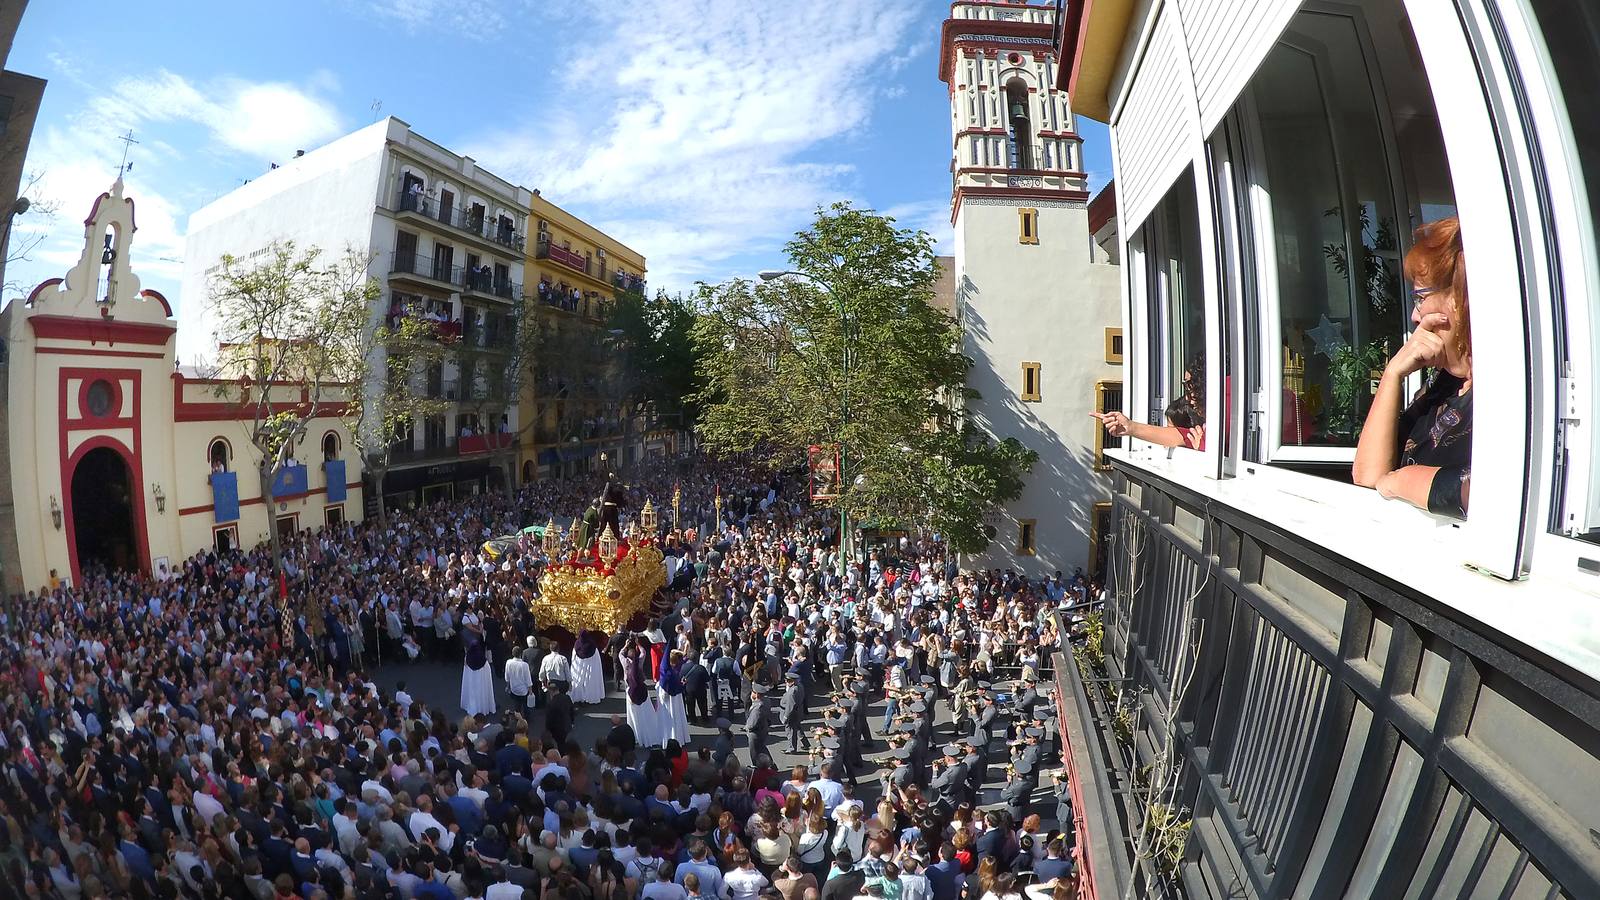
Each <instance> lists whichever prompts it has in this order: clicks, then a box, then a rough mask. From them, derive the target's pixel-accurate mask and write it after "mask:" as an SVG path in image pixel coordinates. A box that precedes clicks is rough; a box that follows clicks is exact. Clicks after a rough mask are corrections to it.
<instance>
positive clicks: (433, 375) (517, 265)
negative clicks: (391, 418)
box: [178, 116, 533, 505]
mask: <svg viewBox="0 0 1600 900" xmlns="http://www.w3.org/2000/svg"><path fill="white" fill-rule="evenodd" d="M532 201H533V197H532V194H531V193H530V192H529V191H528V189H526V188H523V187H518V186H516V185H514V184H511V183H510V182H508V181H506V180H504V179H502V178H499V177H497V176H495V175H494V174H492V173H490V172H488V171H485V170H484V169H482V168H479V166H478V164H477V163H476V162H475V161H474V160H473V159H472V158H471V157H467V156H461V155H459V154H457V153H453V152H451V151H450V150H449V149H447V148H445V147H443V146H440V145H439V144H436V143H434V142H433V141H430V140H428V139H427V138H424V137H422V136H421V135H419V134H417V133H416V132H414V131H412V130H411V127H410V126H409V125H407V124H406V123H405V122H404V121H402V120H400V119H397V118H394V117H392V116H391V117H389V118H385V119H383V120H381V121H378V122H375V123H373V124H372V125H369V126H367V127H366V128H362V129H360V130H359V131H355V132H353V133H351V134H347V135H345V136H344V137H341V138H339V139H338V140H335V141H333V142H331V143H329V144H327V145H326V146H323V147H320V148H318V149H315V150H311V151H309V152H305V153H299V154H296V156H295V157H294V158H293V159H290V160H287V161H286V162H284V163H282V164H281V165H278V166H276V167H275V168H273V169H272V170H271V171H269V172H267V173H266V174H265V175H263V176H261V177H259V178H256V179H253V180H251V181H249V182H248V183H246V184H245V185H243V186H242V187H240V188H239V189H237V190H235V191H233V192H231V193H229V194H228V195H226V196H224V197H222V198H220V199H218V200H216V201H215V202H213V203H211V204H209V205H207V206H205V207H204V208H202V209H200V210H197V211H196V212H195V213H194V214H193V215H192V216H190V218H189V228H188V239H187V246H186V249H185V253H184V273H183V295H182V302H181V305H180V310H179V324H180V328H179V331H178V334H179V347H178V354H179V358H180V359H181V360H183V361H184V362H185V363H193V362H197V361H201V360H206V359H209V358H211V357H212V356H213V355H214V354H215V352H216V346H217V339H216V327H215V324H214V322H213V318H212V311H211V308H210V303H209V302H208V281H209V279H210V278H211V276H212V275H213V274H214V273H215V272H216V270H217V267H218V265H219V261H220V259H221V257H222V255H223V254H225V253H226V254H232V255H233V256H235V257H237V258H239V259H243V260H249V259H250V258H251V256H253V255H257V254H261V253H264V252H266V251H267V248H269V247H270V246H271V245H272V244H273V243H274V242H277V241H285V240H293V241H294V242H295V243H296V245H297V246H299V247H301V248H305V247H311V246H316V247H320V248H322V250H323V252H324V253H325V254H328V255H329V256H336V255H340V254H343V253H344V252H345V251H346V250H347V249H348V250H352V251H355V252H357V253H360V254H362V255H365V256H368V257H370V258H371V260H372V262H371V268H370V271H371V273H372V275H373V277H375V278H377V279H378V280H379V281H380V282H381V283H382V284H383V286H384V291H383V295H382V299H381V300H380V302H379V305H378V307H377V308H375V309H374V310H373V319H372V321H373V326H374V327H377V325H378V324H379V323H381V322H383V321H385V320H392V319H393V318H395V317H399V316H426V317H429V318H433V319H435V320H437V321H438V323H439V326H438V327H439V332H440V337H441V339H448V340H452V341H457V342H458V343H457V346H459V347H461V348H463V349H462V352H461V353H459V354H456V355H454V356H453V357H452V361H450V362H448V363H446V364H445V365H444V366H443V367H441V368H440V369H438V370H435V371H432V372H428V373H425V374H424V376H423V377H422V379H421V381H420V382H419V384H418V385H417V387H418V389H419V390H426V391H429V392H431V393H433V394H434V395H436V396H441V397H444V398H446V399H448V400H450V401H453V403H452V406H451V409H450V412H448V413H447V414H445V415H444V416H440V417H437V418H435V419H432V420H430V421H425V422H418V423H416V425H415V427H414V429H413V431H412V434H411V435H409V436H408V439H406V440H404V441H402V444H401V445H400V446H399V447H397V448H396V450H395V452H394V455H393V466H392V468H391V470H390V471H389V472H388V474H387V475H386V476H385V478H384V484H383V485H382V486H381V490H382V492H383V494H384V495H385V496H386V498H387V499H388V501H389V502H390V503H397V504H400V505H409V504H411V503H414V502H419V501H420V502H428V501H432V500H435V499H439V498H441V497H449V496H454V495H455V494H458V493H462V492H468V493H471V492H476V491H481V490H485V489H488V488H490V487H493V486H497V485H501V484H509V483H510V478H509V467H510V466H511V465H512V464H513V463H514V460H515V456H514V453H513V452H512V450H511V437H510V435H512V434H515V433H516V431H517V410H516V397H515V395H514V392H513V391H512V390H510V387H509V386H507V385H506V383H505V381H504V375H505V369H504V366H503V364H501V365H497V364H496V361H497V360H496V357H497V354H498V353H501V352H504V351H505V350H507V349H508V348H509V345H510V342H511V340H512V339H513V338H514V336H515V334H516V320H517V316H518V315H519V314H520V311H521V304H522V285H523V260H524V258H525V243H526V241H525V235H526V233H527V224H528V214H529V210H530V207H531V204H532ZM469 351H470V352H469ZM367 495H368V497H369V498H370V499H369V501H368V502H369V505H371V504H373V503H375V502H376V493H375V492H374V491H372V490H370V488H369V490H368V492H367Z"/></svg>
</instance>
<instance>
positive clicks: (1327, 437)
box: [1242, 0, 1454, 458]
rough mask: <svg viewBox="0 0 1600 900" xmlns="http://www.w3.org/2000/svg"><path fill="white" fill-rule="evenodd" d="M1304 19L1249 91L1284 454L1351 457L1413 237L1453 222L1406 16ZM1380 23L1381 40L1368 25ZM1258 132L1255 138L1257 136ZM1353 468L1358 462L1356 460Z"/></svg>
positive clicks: (1404, 310)
mask: <svg viewBox="0 0 1600 900" xmlns="http://www.w3.org/2000/svg"><path fill="white" fill-rule="evenodd" d="M1361 7H1362V9H1357V8H1355V7H1348V8H1341V10H1340V11H1339V12H1326V11H1304V12H1301V13H1299V14H1298V15H1296V16H1295V18H1294V20H1293V22H1292V23H1291V25H1290V27H1289V29H1288V30H1287V31H1286V32H1285V33H1284V36H1283V37H1282V38H1280V40H1279V42H1278V44H1277V45H1276V46H1275V47H1274V48H1273V50H1272V52H1271V53H1270V54H1269V55H1268V57H1267V60H1266V61H1265V63H1264V64H1263V65H1262V68H1261V71H1260V72H1258V73H1257V75H1256V76H1255V78H1254V79H1253V80H1252V81H1251V85H1250V89H1249V91H1248V106H1246V107H1245V108H1244V109H1243V112H1242V115H1243V116H1244V118H1245V119H1246V120H1249V121H1253V123H1254V126H1255V130H1254V138H1255V140H1254V142H1253V143H1254V147H1253V149H1254V155H1253V157H1252V159H1253V160H1254V161H1255V164H1254V165H1253V167H1252V169H1253V170H1252V172H1251V173H1250V174H1251V178H1252V180H1253V181H1254V182H1255V184H1256V185H1257V186H1258V188H1259V189H1260V190H1261V191H1262V192H1264V193H1265V194H1266V196H1267V197H1268V198H1270V207H1269V210H1268V211H1270V221H1271V224H1272V234H1271V242H1270V246H1271V247H1272V250H1273V253H1274V256H1275V259H1273V260H1271V261H1269V264H1268V265H1267V267H1266V271H1267V275H1268V280H1269V282H1270V283H1272V284H1273V285H1274V287H1275V293H1276V299H1277V308H1278V320H1277V322H1276V325H1277V343H1278V346H1277V347H1276V348H1271V347H1269V349H1268V352H1269V353H1272V354H1274V355H1275V359H1274V360H1272V362H1273V363H1274V368H1275V369H1276V370H1277V371H1278V372H1279V373H1280V375H1281V383H1280V384H1279V385H1278V389H1277V390H1276V391H1274V392H1273V394H1275V395H1276V396H1270V395H1269V397H1268V401H1269V402H1271V403H1274V404H1275V408H1276V412H1277V418H1278V422H1279V430H1278V433H1277V434H1276V435H1270V436H1269V438H1275V439H1276V442H1277V443H1279V444H1281V445H1284V446H1294V445H1313V446H1329V447H1353V446H1355V443H1356V437H1357V435H1358V434H1359V433H1360V429H1361V425H1362V422H1363V420H1364V418H1365V415H1366V410H1367V407H1368V405H1369V404H1370V402H1371V397H1372V385H1373V384H1374V382H1375V376H1374V374H1373V373H1374V372H1381V370H1382V369H1383V366H1384V364H1385V362H1386V361H1387V360H1388V358H1389V356H1390V355H1392V354H1393V352H1394V351H1396V350H1398V349H1399V348H1400V346H1401V345H1402V344H1403V343H1404V342H1405V338H1406V334H1407V332H1408V331H1409V329H1410V321H1409V313H1410V310H1409V308H1408V306H1407V304H1406V302H1405V297H1406V296H1407V293H1406V289H1405V285H1404V284H1403V279H1402V277H1401V260H1402V258H1403V256H1404V252H1405V249H1406V248H1407V247H1408V246H1409V241H1410V234H1411V231H1412V228H1413V227H1414V226H1416V225H1418V224H1421V223H1422V222H1423V221H1428V220H1432V219H1436V218H1440V217H1442V216H1446V215H1451V214H1453V213H1454V195H1453V192H1452V190H1451V187H1450V184H1449V178H1448V166H1447V164H1446V160H1445V157H1444V150H1443V140H1442V137H1441V136H1440V133H1439V128H1438V122H1437V116H1436V114H1435V113H1434V110H1433V106H1432V103H1431V100H1430V95H1429V92H1428V86H1427V83H1426V80H1425V79H1424V77H1423V73H1422V72H1421V69H1420V66H1419V64H1418V63H1417V61H1416V60H1415V57H1414V54H1413V53H1412V52H1410V51H1409V50H1408V48H1409V46H1410V43H1409V37H1410V35H1409V34H1398V33H1394V32H1395V29H1394V28H1393V26H1392V24H1391V23H1394V22H1395V21H1396V19H1397V18H1398V20H1399V24H1400V27H1401V29H1402V31H1403V30H1405V29H1406V20H1405V17H1404V10H1403V8H1402V7H1401V6H1400V5H1399V4H1398V3H1397V2H1394V0H1368V2H1366V3H1364V4H1361ZM1369 21H1370V22H1378V23H1382V28H1383V29H1385V33H1383V34H1381V35H1374V34H1373V33H1372V32H1371V31H1369V29H1368V26H1367V23H1368V22H1369ZM1246 130H1247V131H1248V129H1246ZM1346 458H1348V457H1346Z"/></svg>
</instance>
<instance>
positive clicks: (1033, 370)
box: [1022, 362, 1040, 403]
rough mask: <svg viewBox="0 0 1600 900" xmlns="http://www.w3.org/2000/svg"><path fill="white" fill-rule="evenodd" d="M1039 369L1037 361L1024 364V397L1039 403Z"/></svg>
mask: <svg viewBox="0 0 1600 900" xmlns="http://www.w3.org/2000/svg"><path fill="white" fill-rule="evenodd" d="M1039 369H1040V366H1039V364H1038V363H1036V362H1025V363H1023V364H1022V399H1023V400H1028V401H1032V402H1034V403H1037V402H1038V401H1039V388H1040V385H1039Z"/></svg>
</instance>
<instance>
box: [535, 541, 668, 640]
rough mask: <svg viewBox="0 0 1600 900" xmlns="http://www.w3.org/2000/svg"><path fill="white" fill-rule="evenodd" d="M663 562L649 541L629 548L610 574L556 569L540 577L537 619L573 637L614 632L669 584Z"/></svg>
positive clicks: (577, 568)
mask: <svg viewBox="0 0 1600 900" xmlns="http://www.w3.org/2000/svg"><path fill="white" fill-rule="evenodd" d="M607 531H608V532H609V531H610V529H609V528H608V529H607ZM615 553H616V551H615V550H613V551H612V555H613V556H615ZM661 562H662V557H661V550H660V549H659V548H657V547H656V546H655V544H653V543H650V544H641V545H634V546H632V547H630V548H629V550H628V555H627V556H624V557H623V558H622V559H621V560H619V561H618V562H617V563H616V566H615V568H614V569H613V570H612V574H610V575H607V574H605V573H603V572H602V571H601V570H600V569H598V568H592V567H584V566H574V565H559V564H558V565H554V566H552V567H551V568H549V569H548V570H546V571H545V573H544V575H543V576H542V577H541V578H540V579H539V593H540V596H539V597H537V598H535V599H534V601H533V615H534V619H535V620H536V621H537V622H538V623H539V624H540V625H541V626H545V625H556V626H559V627H561V628H565V629H566V630H568V631H570V632H572V633H573V634H577V633H578V632H579V631H581V630H583V629H585V628H587V629H590V630H592V631H604V632H607V633H609V634H615V633H616V632H618V631H621V630H622V629H623V628H624V627H625V626H626V625H627V624H628V621H629V620H631V619H632V618H633V617H634V616H636V615H638V614H639V613H641V612H644V611H645V610H647V609H649V608H650V601H651V600H652V599H653V598H654V597H655V595H656V591H658V590H660V589H661V588H662V587H663V586H665V585H666V583H667V572H666V569H664V568H663V567H662V565H661Z"/></svg>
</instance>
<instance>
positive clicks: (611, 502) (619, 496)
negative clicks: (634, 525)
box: [595, 472, 628, 537]
mask: <svg viewBox="0 0 1600 900" xmlns="http://www.w3.org/2000/svg"><path fill="white" fill-rule="evenodd" d="M598 502H599V505H600V527H599V529H597V530H596V531H595V534H597V535H600V534H604V533H605V530H606V526H608V525H609V526H610V527H611V533H612V534H614V535H617V536H618V537H621V536H622V508H623V507H624V506H627V505H628V492H627V489H626V488H624V487H623V485H622V483H621V482H620V481H617V475H616V473H615V472H612V473H610V474H607V475H606V486H605V488H604V489H603V490H602V491H601V492H600V499H599V501H598Z"/></svg>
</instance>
